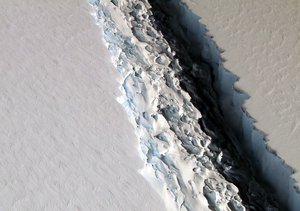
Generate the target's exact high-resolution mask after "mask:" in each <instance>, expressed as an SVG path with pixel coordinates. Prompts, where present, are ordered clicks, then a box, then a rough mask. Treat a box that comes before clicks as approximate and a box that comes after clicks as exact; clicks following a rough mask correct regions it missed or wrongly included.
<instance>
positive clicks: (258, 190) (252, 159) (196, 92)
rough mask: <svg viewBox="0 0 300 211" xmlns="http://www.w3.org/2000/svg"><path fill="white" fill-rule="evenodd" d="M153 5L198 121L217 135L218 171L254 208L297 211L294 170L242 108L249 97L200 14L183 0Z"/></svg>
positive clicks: (154, 0) (152, 0)
mask: <svg viewBox="0 0 300 211" xmlns="http://www.w3.org/2000/svg"><path fill="white" fill-rule="evenodd" d="M149 3H150V4H151V6H152V13H153V17H152V18H151V19H150V20H151V21H152V24H153V25H154V26H155V27H156V28H157V29H158V30H160V31H161V32H162V34H163V36H164V38H165V39H166V40H167V41H168V42H169V44H170V46H171V48H172V50H174V51H175V52H176V58H177V59H178V61H179V62H180V65H181V66H182V71H181V72H180V73H179V74H178V75H177V77H178V78H179V80H180V83H181V87H182V88H183V89H184V90H185V91H187V92H188V93H189V94H190V96H191V98H192V100H191V101H192V103H193V104H194V105H195V107H197V108H198V109H199V111H200V112H201V114H202V116H203V117H202V118H201V119H199V124H200V126H201V128H202V130H203V131H205V132H206V133H207V134H208V135H210V136H211V137H212V138H213V142H214V145H212V146H211V150H212V151H222V152H223V154H224V156H223V159H222V162H223V163H222V164H220V165H218V164H216V165H218V166H216V167H217V169H218V170H219V172H220V173H221V174H222V175H223V176H224V177H225V178H226V179H227V180H228V181H230V182H232V183H234V184H235V185H236V186H237V187H238V188H239V190H240V195H241V198H242V199H243V201H244V202H245V206H246V207H247V209H249V210H268V209H269V210H274V209H284V210H286V209H289V210H296V209H297V208H298V207H300V196H299V193H298V189H297V188H295V187H294V186H295V181H294V180H293V179H292V178H291V175H292V174H293V170H292V169H291V168H290V167H289V166H287V165H286V164H285V163H284V162H283V161H282V160H281V159H280V158H279V157H278V156H276V154H275V153H274V152H273V151H272V150H270V149H269V148H268V147H267V145H266V141H265V134H264V133H263V132H262V131H259V130H257V129H256V128H255V127H254V126H253V123H254V120H253V119H252V118H251V117H250V115H249V114H248V113H247V112H246V111H244V110H243V108H242V105H243V103H244V101H245V100H246V99H248V98H249V96H248V95H247V94H246V93H244V92H241V91H238V90H236V89H235V88H234V83H235V82H236V81H237V80H238V77H237V76H236V75H234V74H232V73H231V72H229V71H228V70H226V69H224V67H223V60H222V58H221V53H222V51H221V50H220V49H219V48H218V47H217V45H216V44H215V43H214V41H213V40H212V38H211V37H209V36H208V35H207V30H206V28H205V26H204V25H202V24H201V23H200V22H199V19H200V18H199V17H198V16H196V15H195V14H193V13H192V12H191V11H190V10H189V9H188V7H187V6H186V5H184V4H182V3H181V2H180V0H165V1H162V0H149ZM170 65H171V67H172V66H173V65H176V64H173V63H171V64H170ZM215 146H217V147H215ZM226 162H230V163H226ZM226 166H231V169H230V170H229V171H228V169H227V168H226Z"/></svg>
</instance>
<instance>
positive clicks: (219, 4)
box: [183, 0, 300, 210]
mask: <svg viewBox="0 0 300 211" xmlns="http://www.w3.org/2000/svg"><path fill="white" fill-rule="evenodd" d="M183 2H185V3H187V5H188V7H189V8H190V9H191V11H192V12H193V13H195V14H197V15H198V16H199V17H200V18H201V19H200V21H201V23H203V24H205V25H206V27H207V28H208V30H209V36H213V40H214V41H215V42H216V44H217V45H218V46H219V48H221V49H223V50H222V51H224V52H223V53H222V55H221V56H222V57H223V58H224V59H225V60H226V62H225V63H224V64H222V61H221V60H222V59H220V50H218V49H216V48H215V47H214V46H216V45H215V44H214V43H212V42H211V41H208V42H207V43H210V46H209V45H207V48H208V51H210V52H212V54H214V55H215V57H214V58H213V57H211V58H210V59H211V61H213V62H214V63H217V64H221V65H218V67H216V68H215V69H216V70H217V71H219V75H218V76H219V84H218V85H217V86H219V88H220V87H221V89H220V90H219V93H220V97H221V99H222V98H223V102H222V107H223V110H224V111H226V112H225V113H224V114H225V116H226V119H227V122H228V124H231V127H233V128H235V130H236V132H237V133H238V134H239V136H240V137H241V139H244V141H245V142H244V143H243V145H244V146H245V147H246V148H247V151H248V154H249V156H251V157H253V158H254V161H255V164H256V165H257V167H258V168H257V169H258V170H259V172H260V174H261V175H262V176H263V177H264V178H265V179H266V180H267V181H268V182H269V183H270V184H271V186H272V187H273V188H274V192H276V194H277V196H278V197H279V198H280V200H281V201H282V202H284V203H285V204H286V205H288V206H289V209H291V210H299V207H300V196H299V194H298V193H297V190H295V189H294V187H295V186H299V181H300V176H299V175H300V173H299V170H300V162H299V161H300V159H299V150H300V142H299V141H300V140H299V139H300V128H299V124H300V112H299V110H300V101H299V100H300V85H299V84H300V83H299V82H300V72H299V71H300V62H299V61H300V60H299V55H300V13H299V11H300V2H299V1H297V0H287V1H281V0H274V1H273V0H266V1H259V0H249V1H236V0H229V1H221V0H213V1H210V0H184V1H183ZM203 28H205V27H204V26H203V25H202V30H203ZM207 40H209V39H207ZM222 51H221V52H222ZM218 54H219V55H218ZM223 65H224V66H223ZM226 69H228V70H229V71H230V72H231V73H233V74H235V75H233V74H231V73H229V72H227V71H226ZM236 80H238V81H236ZM233 83H235V84H234V85H235V87H236V88H237V90H243V91H244V92H246V93H247V94H245V93H241V92H240V91H233V89H232V86H233ZM248 98H249V99H248ZM246 99H248V100H246ZM245 100H246V101H245ZM244 101H245V102H244ZM241 106H243V109H241ZM244 111H246V112H247V113H245V112H244ZM249 115H251V117H250V116H249ZM252 118H254V119H255V120H254V119H252ZM253 124H254V126H255V127H256V128H257V129H258V130H261V131H263V132H260V131H258V130H253ZM241 126H242V127H241ZM265 140H266V141H267V143H266V142H265ZM267 148H269V151H268V150H266V149H267ZM272 153H275V154H277V155H278V156H279V157H280V158H279V157H277V156H275V155H273V154H272ZM281 159H283V161H282V160H281ZM287 165H288V166H290V167H291V168H292V169H293V170H292V169H290V168H289V167H288V166H287ZM294 179H295V180H296V183H295V181H294Z"/></svg>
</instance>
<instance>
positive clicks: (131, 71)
mask: <svg viewBox="0 0 300 211" xmlns="http://www.w3.org/2000/svg"><path fill="white" fill-rule="evenodd" d="M113 2H114V4H115V5H117V6H118V7H112V5H111V3H110V2H109V1H92V2H90V3H91V4H92V5H93V7H94V9H95V13H94V14H93V15H94V17H95V18H96V21H97V23H98V25H99V26H100V27H101V28H102V30H103V37H104V40H105V42H106V44H107V48H108V50H109V52H110V53H111V57H112V61H113V64H114V65H115V67H116V69H117V71H118V72H119V73H120V76H121V80H120V84H121V91H122V93H123V95H122V96H121V97H119V98H118V101H119V102H120V103H121V104H122V106H123V107H124V109H125V110H126V112H127V113H128V116H129V119H130V122H131V123H132V124H133V126H134V128H135V133H136V135H137V138H138V140H139V142H140V152H141V155H142V158H143V160H144V161H145V166H144V169H142V170H141V173H142V174H143V175H144V176H145V178H146V179H148V180H149V181H150V182H151V183H152V184H153V185H154V186H155V188H156V190H158V192H159V193H160V194H161V195H162V197H164V198H165V201H166V203H167V207H169V209H172V210H173V209H176V210H208V209H214V210H230V209H233V210H245V207H244V206H243V204H242V200H241V198H240V196H239V190H238V188H237V187H236V186H235V185H234V184H232V183H230V182H228V181H226V180H225V178H224V177H223V176H222V175H221V174H220V173H219V172H218V170H217V169H216V167H215V164H216V163H217V162H219V163H220V162H221V160H222V152H219V153H216V152H214V151H211V150H210V148H209V146H210V147H211V144H212V143H211V140H212V139H211V137H209V136H208V135H206V134H205V133H204V132H203V131H202V130H201V128H200V125H199V123H198V120H199V119H200V118H201V114H200V112H199V111H198V110H197V109H196V108H195V107H194V106H193V104H192V103H191V102H190V101H191V98H190V96H189V95H188V94H187V93H186V92H185V91H183V90H182V88H181V87H180V82H179V81H178V79H177V78H176V77H175V75H176V74H177V73H180V71H181V70H182V67H181V66H180V64H179V62H178V60H177V59H176V58H175V57H174V55H175V52H174V51H172V49H171V48H170V46H169V44H168V42H167V41H166V40H165V39H164V38H163V36H162V34H161V32H159V31H157V30H156V29H155V28H154V27H153V26H151V24H150V21H149V20H148V18H150V19H151V17H152V16H153V15H152V12H151V10H150V8H151V6H150V4H149V3H148V2H147V1H135V0H132V1H124V2H121V1H113ZM118 9H120V10H121V11H122V13H123V15H124V16H123V17H124V18H125V19H126V23H127V24H128V27H129V28H131V29H132V35H133V36H132V37H131V36H128V35H127V34H126V32H124V31H121V30H122V29H121V30H120V25H122V24H120V23H119V21H120V19H122V17H121V18H120V19H118V18H115V17H112V16H113V15H112V12H111V11H112V10H118ZM144 32H146V33H144ZM171 63H172V64H173V65H172V68H170V67H169V65H170V64H171ZM227 168H228V169H230V166H227Z"/></svg>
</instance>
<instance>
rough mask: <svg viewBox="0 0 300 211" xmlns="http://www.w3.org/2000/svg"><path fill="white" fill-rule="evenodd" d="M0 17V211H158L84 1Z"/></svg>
mask: <svg viewBox="0 0 300 211" xmlns="http://www.w3.org/2000/svg"><path fill="white" fill-rule="evenodd" d="M0 11H1V12H0V37H1V39H0V49H1V50H0V57H1V60H0V115H1V118H0V143H1V144H0V210H1V211H9V210H10V211H17V210H20V211H25V210H28V211H34V210H36V211H42V210H45V211H46V210H47V211H56V210H62V211H66V210H69V211H79V210H84V211H87V210H93V211H98V210H164V209H165V208H164V206H165V205H164V203H163V201H162V200H161V198H160V197H159V195H158V194H157V192H156V191H154V190H153V189H152V188H151V186H150V185H149V184H148V182H147V181H146V180H145V179H144V178H143V176H142V175H140V174H139V173H138V169H141V168H142V166H143V165H142V160H141V159H140V156H139V154H138V150H137V149H138V146H137V145H138V144H137V138H136V136H135V135H134V133H133V129H132V126H131V125H130V124H129V123H128V117H127V115H126V113H125V112H124V110H123V109H122V106H121V105H120V104H119V103H118V102H117V101H116V99H115V98H116V97H118V96H120V95H121V92H120V91H119V90H118V86H119V85H118V84H117V82H116V78H118V74H117V72H116V71H115V69H114V67H113V66H112V64H111V62H110V57H109V55H108V52H107V50H106V48H105V46H104V44H103V42H102V40H101V32H100V29H99V28H98V27H97V26H96V25H95V23H94V22H95V21H94V19H93V17H92V16H91V15H90V13H91V7H90V6H89V4H88V2H87V1H85V0H74V1H70V0H69V1H57V0H56V1H52V0H45V1H35V0H22V1H17V0H10V1H1V6H0Z"/></svg>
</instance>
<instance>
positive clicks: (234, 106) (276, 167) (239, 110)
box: [162, 0, 300, 210]
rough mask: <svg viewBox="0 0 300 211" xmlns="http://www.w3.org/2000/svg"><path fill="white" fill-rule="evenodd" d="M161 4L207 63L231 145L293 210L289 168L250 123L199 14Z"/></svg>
mask: <svg viewBox="0 0 300 211" xmlns="http://www.w3.org/2000/svg"><path fill="white" fill-rule="evenodd" d="M162 4H165V5H164V8H165V11H166V12H169V13H170V14H172V16H173V18H174V29H176V28H177V29H178V27H181V29H183V30H174V33H177V36H181V38H182V39H185V40H188V43H190V47H189V53H191V54H192V55H193V56H194V57H195V58H197V57H199V58H202V59H205V60H206V61H207V63H209V64H210V67H211V68H212V73H213V75H214V89H215V90H216V92H217V93H218V97H219V105H220V107H221V109H222V111H223V116H224V118H225V120H226V123H227V124H228V126H230V128H231V129H232V130H233V131H234V133H235V135H236V137H237V138H238V139H237V140H239V141H238V142H236V143H235V145H236V146H237V148H238V149H239V151H240V153H243V154H246V155H247V156H248V158H249V159H250V160H251V163H252V164H253V167H254V168H255V170H256V171H257V176H259V177H260V178H261V179H263V180H265V181H266V183H267V184H269V186H270V187H271V189H272V190H273V191H274V192H275V195H276V196H277V198H278V200H279V201H280V202H281V203H282V204H284V205H286V206H287V207H288V208H289V209H290V210H297V208H298V207H300V195H299V193H298V190H297V188H296V187H295V181H294V179H293V178H292V177H291V175H292V174H293V170H292V169H291V168H290V167H289V166H287V165H286V164H285V162H284V161H283V160H282V159H281V158H279V157H278V156H277V155H276V154H275V153H274V152H273V151H272V150H271V149H270V148H269V147H268V145H267V143H266V140H265V134H264V133H263V132H262V131H259V130H258V129H257V128H255V127H254V125H253V123H254V119H252V118H251V116H250V114H248V113H247V111H246V110H245V109H244V108H243V103H244V101H245V100H246V99H248V98H249V96H248V95H247V94H246V93H243V92H242V91H240V90H237V89H236V88H235V87H234V83H235V82H236V81H237V80H238V77H237V76H236V75H234V74H232V73H231V72H230V71H229V70H226V69H225V68H224V66H223V59H222V57H221V53H222V50H221V49H219V48H218V46H217V44H216V43H215V42H214V41H213V39H212V37H211V36H210V35H209V34H208V31H207V29H206V27H205V26H204V25H202V24H201V23H200V22H199V19H200V18H199V17H198V16H196V15H195V14H193V13H192V12H191V11H190V10H189V9H188V8H187V7H186V6H185V5H183V4H182V3H181V2H180V1H179V0H176V1H164V2H162Z"/></svg>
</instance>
